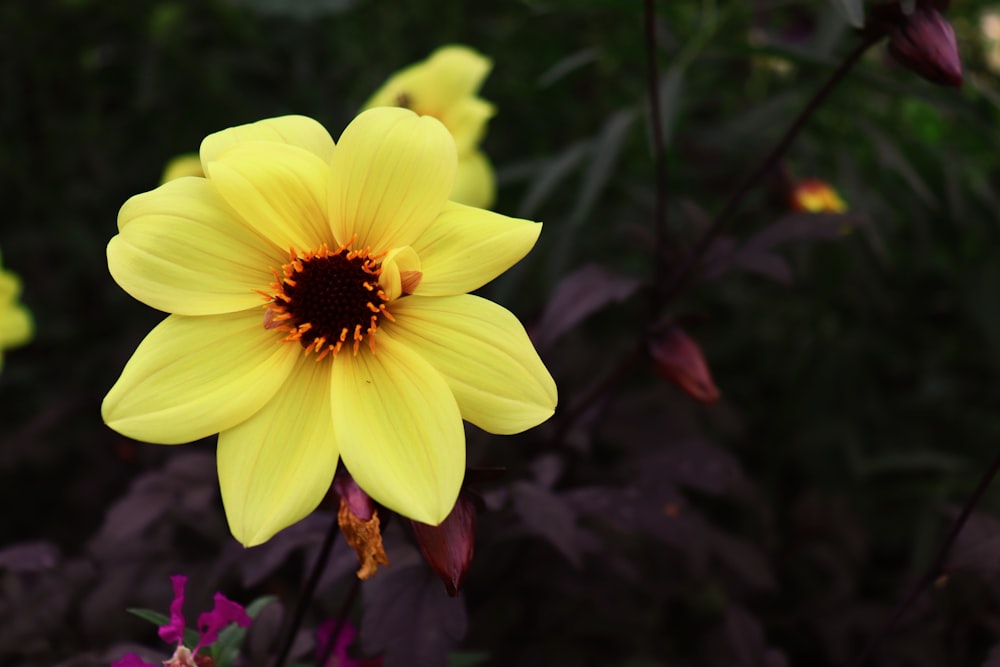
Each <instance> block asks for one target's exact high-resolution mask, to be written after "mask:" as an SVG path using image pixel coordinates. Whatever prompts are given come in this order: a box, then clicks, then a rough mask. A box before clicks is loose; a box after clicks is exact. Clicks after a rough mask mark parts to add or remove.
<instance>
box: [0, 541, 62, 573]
mask: <svg viewBox="0 0 1000 667" xmlns="http://www.w3.org/2000/svg"><path fill="white" fill-rule="evenodd" d="M59 558H60V556H59V547H57V546H56V545H54V544H52V543H51V542H44V541H37V542H24V543H22V544H14V545H12V546H9V547H7V548H5V549H0V570H10V571H11V572H42V571H44V570H50V569H52V568H53V567H55V566H56V564H57V563H58V562H59Z"/></svg>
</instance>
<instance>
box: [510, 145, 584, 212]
mask: <svg viewBox="0 0 1000 667" xmlns="http://www.w3.org/2000/svg"><path fill="white" fill-rule="evenodd" d="M589 151H590V142H587V141H581V142H577V143H575V144H573V145H571V146H570V147H569V148H567V149H566V150H564V151H563V152H562V153H560V154H559V155H556V156H555V157H553V158H552V159H551V160H548V161H546V162H545V163H544V164H542V165H541V166H540V167H539V169H538V175H537V176H536V177H535V179H534V181H533V182H532V185H531V188H530V189H529V190H528V192H527V193H526V194H525V195H524V199H523V200H522V201H521V206H520V207H519V208H518V211H517V216H518V217H519V218H530V219H533V218H535V217H536V216H535V214H536V213H537V212H538V209H539V207H540V206H541V205H542V204H543V203H545V201H546V200H547V199H548V198H549V197H551V196H552V193H553V192H555V190H556V188H557V187H559V185H560V184H561V183H562V182H563V181H564V180H565V179H566V177H568V176H569V175H570V174H571V173H573V170H574V169H576V168H577V167H579V166H580V165H581V164H582V163H583V161H584V159H585V158H586V157H587V153H588V152H589Z"/></svg>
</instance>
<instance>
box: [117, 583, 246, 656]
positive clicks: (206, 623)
mask: <svg viewBox="0 0 1000 667" xmlns="http://www.w3.org/2000/svg"><path fill="white" fill-rule="evenodd" d="M170 583H171V585H172V586H173V587H174V599H173V601H172V602H171V603H170V622H168V623H167V624H166V625H161V626H160V629H159V635H160V639H162V640H163V641H165V642H167V643H170V644H172V643H174V642H176V643H177V647H176V648H175V649H174V654H173V655H172V656H171V657H170V660H167V661H166V662H164V663H163V667H198V663H199V662H201V661H198V660H197V657H198V651H200V650H201V649H203V648H205V647H208V646H211V645H212V644H214V643H215V642H216V641H217V640H218V639H219V633H220V632H221V631H222V630H223V629H225V628H226V626H228V625H229V624H230V623H235V624H236V625H238V626H240V627H241V628H245V627H247V626H249V625H250V622H251V621H252V620H253V619H251V618H250V616H249V615H248V614H247V612H246V610H245V609H244V608H243V606H242V605H240V604H237V603H236V602H233V601H232V600H230V599H228V598H227V597H226V596H225V595H223V594H222V593H216V594H215V597H214V601H215V604H214V606H213V607H212V610H211V611H206V612H202V613H201V614H200V615H199V616H198V643H197V644H196V645H195V647H194V649H189V648H187V647H186V646H184V629H185V626H186V625H187V624H186V623H185V621H184V612H183V607H184V587H185V586H186V585H187V577H186V576H184V575H183V574H175V575H173V576H172V577H170ZM111 667H160V666H159V665H155V664H151V663H148V662H146V661H144V660H143V659H142V658H140V657H139V656H138V655H136V654H135V653H127V654H125V655H124V656H122V657H121V658H120V659H118V660H116V661H115V662H113V663H111Z"/></svg>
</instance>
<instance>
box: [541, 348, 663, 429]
mask: <svg viewBox="0 0 1000 667" xmlns="http://www.w3.org/2000/svg"><path fill="white" fill-rule="evenodd" d="M645 342H646V336H645V335H642V336H640V337H639V340H638V341H637V342H636V344H635V346H634V347H632V348H631V349H629V350H628V352H626V353H625V354H624V355H623V356H622V357H621V359H619V360H618V363H616V364H615V365H614V367H613V368H612V369H611V370H610V371H609V372H608V373H607V375H605V376H604V377H603V378H602V379H601V380H600V382H597V383H596V384H594V385H592V386H591V388H590V390H589V391H588V392H587V393H586V394H584V396H583V397H582V398H579V399H577V401H576V402H575V403H573V404H572V405H571V406H570V407H568V408H567V409H566V412H565V413H564V414H561V415H560V416H559V424H558V426H557V427H556V430H555V433H554V434H553V436H552V439H551V442H560V441H561V440H562V439H563V438H564V437H566V433H567V432H568V431H569V429H570V428H572V426H573V422H574V421H576V418H577V417H579V416H580V415H582V414H583V413H584V412H586V411H587V408H589V407H590V406H591V405H593V404H594V403H595V402H596V401H597V400H598V399H600V398H601V397H602V396H604V395H605V394H606V393H608V392H609V391H611V389H612V388H613V387H614V386H615V385H616V384H618V382H619V381H620V380H621V379H622V378H623V377H625V373H626V372H627V371H628V369H629V368H631V366H632V364H634V363H635V362H636V360H637V359H639V358H640V356H641V355H642V353H643V345H645Z"/></svg>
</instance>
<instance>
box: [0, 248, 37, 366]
mask: <svg viewBox="0 0 1000 667" xmlns="http://www.w3.org/2000/svg"><path fill="white" fill-rule="evenodd" d="M20 296H21V281H20V280H19V279H18V277H17V276H15V275H14V274H13V273H11V272H10V271H6V270H4V269H2V268H0V368H3V351H4V350H6V349H8V348H11V347H17V346H19V345H24V344H25V343H27V342H28V341H29V340H30V339H31V335H32V332H33V330H34V326H33V324H32V320H31V314H30V313H29V312H28V309H27V308H25V307H24V306H23V305H22V304H21V302H20Z"/></svg>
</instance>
